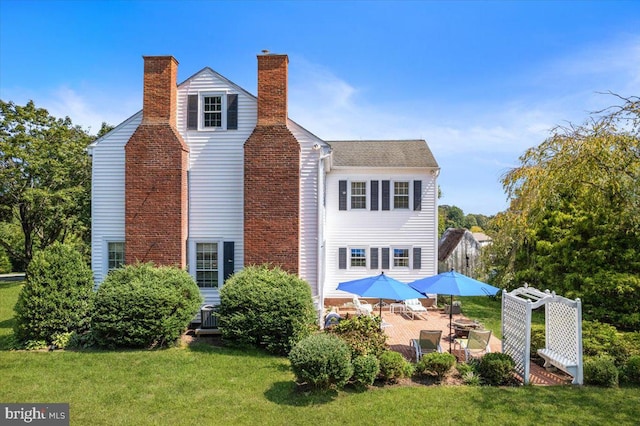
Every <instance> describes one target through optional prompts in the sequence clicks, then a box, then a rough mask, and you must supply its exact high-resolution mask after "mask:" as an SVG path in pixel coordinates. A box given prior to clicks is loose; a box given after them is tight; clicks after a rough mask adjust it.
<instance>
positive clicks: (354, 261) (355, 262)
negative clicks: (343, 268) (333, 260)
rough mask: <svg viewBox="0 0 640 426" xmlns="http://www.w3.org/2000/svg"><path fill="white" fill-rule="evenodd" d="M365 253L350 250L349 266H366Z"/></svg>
mask: <svg viewBox="0 0 640 426" xmlns="http://www.w3.org/2000/svg"><path fill="white" fill-rule="evenodd" d="M366 253H367V251H366V250H365V249H363V248H362V249H360V248H357V249H351V266H362V267H366V266H367V255H366Z"/></svg>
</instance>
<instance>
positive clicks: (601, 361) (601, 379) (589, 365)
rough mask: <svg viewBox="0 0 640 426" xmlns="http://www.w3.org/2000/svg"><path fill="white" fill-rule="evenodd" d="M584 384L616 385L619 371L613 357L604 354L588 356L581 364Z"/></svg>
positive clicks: (609, 386)
mask: <svg viewBox="0 0 640 426" xmlns="http://www.w3.org/2000/svg"><path fill="white" fill-rule="evenodd" d="M583 374H584V383H585V384H586V385H594V386H603V387H608V388H613V387H616V386H618V379H619V372H618V368H617V367H616V365H615V363H614V361H613V358H611V357H610V356H606V355H600V356H596V357H588V358H586V359H585V360H584V364H583Z"/></svg>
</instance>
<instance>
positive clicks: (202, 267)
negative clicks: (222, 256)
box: [196, 243, 218, 288]
mask: <svg viewBox="0 0 640 426" xmlns="http://www.w3.org/2000/svg"><path fill="white" fill-rule="evenodd" d="M196 282H197V283H198V286H199V287H212V288H217V287H218V244H216V243H197V244H196Z"/></svg>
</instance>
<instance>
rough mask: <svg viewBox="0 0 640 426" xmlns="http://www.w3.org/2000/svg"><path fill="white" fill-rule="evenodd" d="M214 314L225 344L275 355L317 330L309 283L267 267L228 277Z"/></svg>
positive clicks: (247, 270) (253, 268)
mask: <svg viewBox="0 0 640 426" xmlns="http://www.w3.org/2000/svg"><path fill="white" fill-rule="evenodd" d="M218 313H219V326H220V329H221V331H222V336H223V338H224V339H225V340H226V341H227V342H229V343H232V344H239V345H246V344H248V345H252V346H257V347H262V348H265V349H266V350H267V351H269V352H271V353H274V354H279V355H286V354H288V353H289V351H290V350H291V348H292V347H293V346H294V345H295V344H296V343H297V342H299V341H301V340H302V339H304V338H305V337H307V336H309V335H310V334H311V333H312V332H313V331H314V330H315V329H317V326H316V325H315V321H316V312H315V308H314V306H313V299H312V297H311V288H310V287H309V284H307V283H306V282H305V281H304V280H302V279H300V278H299V277H298V276H296V275H293V274H289V273H287V272H285V271H283V270H282V269H280V268H277V267H276V268H271V267H269V266H268V265H261V266H248V267H246V268H244V269H243V270H242V271H240V272H237V273H235V274H234V275H233V276H231V277H230V278H229V279H228V280H227V281H226V282H225V285H224V286H223V287H222V289H221V290H220V307H219V310H218Z"/></svg>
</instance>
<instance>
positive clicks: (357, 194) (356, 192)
mask: <svg viewBox="0 0 640 426" xmlns="http://www.w3.org/2000/svg"><path fill="white" fill-rule="evenodd" d="M351 208H352V209H366V208H367V183H366V182H351Z"/></svg>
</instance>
